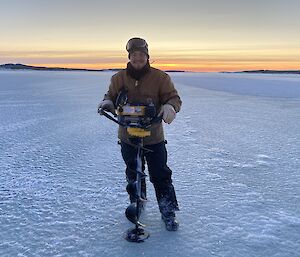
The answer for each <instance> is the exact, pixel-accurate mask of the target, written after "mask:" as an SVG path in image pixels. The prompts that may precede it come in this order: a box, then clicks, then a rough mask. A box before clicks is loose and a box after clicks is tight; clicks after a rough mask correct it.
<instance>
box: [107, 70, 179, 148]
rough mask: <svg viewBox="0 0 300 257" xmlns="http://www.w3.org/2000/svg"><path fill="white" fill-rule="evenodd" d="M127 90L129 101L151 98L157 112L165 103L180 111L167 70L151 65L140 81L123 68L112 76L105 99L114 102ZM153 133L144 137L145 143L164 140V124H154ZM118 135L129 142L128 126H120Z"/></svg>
mask: <svg viewBox="0 0 300 257" xmlns="http://www.w3.org/2000/svg"><path fill="white" fill-rule="evenodd" d="M123 87H124V88H125V89H126V90H127V94H128V102H129V103H132V104H137V103H139V104H145V105H147V104H149V100H151V101H152V102H153V103H154V105H155V106H156V110H157V112H158V111H159V109H160V108H161V106H162V105H163V104H166V103H168V104H171V105H172V106H173V107H174V109H175V111H176V112H179V110H180V107H181V103H182V102H181V100H180V97H179V95H178V93H177V90H176V89H175V87H174V84H173V82H172V81H171V78H170V76H169V75H168V74H166V73H165V72H163V71H161V70H158V69H155V68H153V67H150V71H149V72H147V73H146V74H145V75H144V76H143V77H142V78H141V79H140V80H139V81H137V80H135V79H133V78H132V77H130V76H129V75H127V73H126V70H121V71H119V72H118V73H116V74H114V75H113V76H112V78H111V83H110V86H109V89H108V91H107V93H106V94H105V96H104V99H109V100H111V101H113V102H115V101H116V98H117V96H118V94H119V92H120V90H122V88H123ZM150 131H151V135H150V136H148V137H145V138H144V144H145V145H151V144H157V143H160V142H162V141H163V140H164V132H163V125H162V123H160V124H154V125H153V126H152V127H151V129H150ZM118 137H119V139H121V140H122V141H124V142H128V139H129V134H128V132H127V131H126V128H124V127H121V126H120V127H119V132H118Z"/></svg>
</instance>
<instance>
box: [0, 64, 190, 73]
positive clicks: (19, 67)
mask: <svg viewBox="0 0 300 257" xmlns="http://www.w3.org/2000/svg"><path fill="white" fill-rule="evenodd" d="M0 70H40V71H94V72H101V71H115V72H117V71H120V70H123V69H121V68H117V69H100V70H93V69H80V68H61V67H41V66H31V65H26V64H21V63H16V64H14V63H6V64H1V65H0ZM165 72H186V71H183V70H166V71H165Z"/></svg>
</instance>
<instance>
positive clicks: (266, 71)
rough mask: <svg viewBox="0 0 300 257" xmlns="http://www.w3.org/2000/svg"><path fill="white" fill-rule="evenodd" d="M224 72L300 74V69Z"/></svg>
mask: <svg viewBox="0 0 300 257" xmlns="http://www.w3.org/2000/svg"><path fill="white" fill-rule="evenodd" d="M222 73H265V74H300V70H245V71H233V72H230V71H222Z"/></svg>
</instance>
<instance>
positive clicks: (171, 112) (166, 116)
mask: <svg viewBox="0 0 300 257" xmlns="http://www.w3.org/2000/svg"><path fill="white" fill-rule="evenodd" d="M157 116H162V118H163V120H164V122H165V123H168V124H170V123H171V122H172V121H173V120H174V119H175V117H176V111H175V109H174V107H173V106H172V105H170V104H164V105H163V106H162V107H161V109H160V111H159V113H158V115H157Z"/></svg>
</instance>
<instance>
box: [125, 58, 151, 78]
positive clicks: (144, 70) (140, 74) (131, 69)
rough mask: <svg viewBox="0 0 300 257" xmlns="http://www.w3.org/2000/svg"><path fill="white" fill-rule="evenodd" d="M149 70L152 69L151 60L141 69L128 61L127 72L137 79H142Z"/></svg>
mask: <svg viewBox="0 0 300 257" xmlns="http://www.w3.org/2000/svg"><path fill="white" fill-rule="evenodd" d="M149 71H150V64H149V61H147V63H146V65H145V66H144V67H143V68H142V69H140V70H136V69H135V68H134V67H133V66H132V64H131V63H130V62H128V63H127V68H126V73H127V75H129V76H130V77H132V78H133V79H135V80H140V79H141V78H142V77H143V76H144V75H145V74H146V73H148V72H149Z"/></svg>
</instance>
